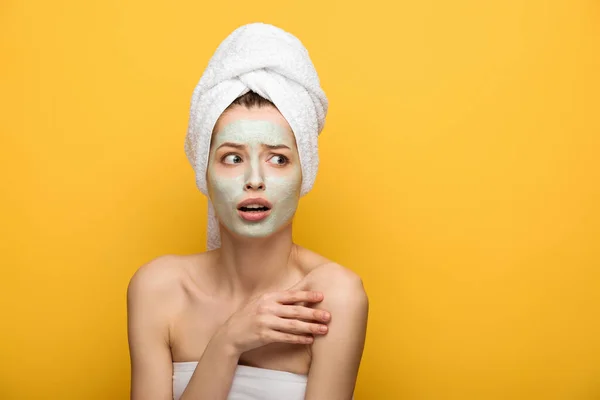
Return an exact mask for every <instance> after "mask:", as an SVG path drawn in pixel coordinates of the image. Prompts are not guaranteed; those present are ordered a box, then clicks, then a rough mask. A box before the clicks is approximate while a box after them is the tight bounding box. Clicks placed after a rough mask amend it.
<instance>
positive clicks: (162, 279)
mask: <svg viewBox="0 0 600 400" xmlns="http://www.w3.org/2000/svg"><path fill="white" fill-rule="evenodd" d="M199 258H202V254H193V255H174V254H168V255H163V256H160V257H157V258H155V259H153V260H151V261H149V262H147V263H145V264H143V265H142V266H140V267H139V268H138V269H137V270H136V271H135V273H134V274H133V276H132V277H131V279H130V281H129V284H128V287H127V301H128V304H132V303H137V304H140V303H144V304H146V306H147V308H148V309H150V310H153V312H161V311H164V312H163V314H164V315H165V316H172V315H174V314H175V310H174V307H178V306H180V305H181V304H182V302H183V301H184V295H185V288H186V287H187V286H189V282H190V276H191V272H190V271H192V270H193V266H194V265H197V264H198V259H199Z"/></svg>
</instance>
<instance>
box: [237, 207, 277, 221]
mask: <svg viewBox="0 0 600 400" xmlns="http://www.w3.org/2000/svg"><path fill="white" fill-rule="evenodd" d="M237 212H238V214H239V216H240V217H242V219H245V220H246V221H252V222H255V221H261V220H263V219H265V218H267V217H268V216H269V214H271V210H270V209H269V210H267V211H242V210H237Z"/></svg>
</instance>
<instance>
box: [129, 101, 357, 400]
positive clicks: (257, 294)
mask: <svg viewBox="0 0 600 400" xmlns="http://www.w3.org/2000/svg"><path fill="white" fill-rule="evenodd" d="M298 147H299V145H298V137H297V133H295V132H294V130H293V129H292V127H291V125H290V124H289V123H288V120H287V119H286V118H285V117H284V116H283V114H282V113H281V112H280V110H278V108H277V107H276V105H275V104H274V103H273V102H271V101H269V100H267V99H265V98H263V97H262V96H260V95H258V94H257V93H255V92H253V91H246V93H245V94H244V95H242V96H240V97H237V98H236V99H235V100H234V101H233V102H232V103H231V104H230V105H229V106H228V107H227V108H226V109H225V111H223V112H222V113H221V114H220V115H219V117H218V119H217V121H216V123H215V124H214V129H212V132H211V134H210V146H209V148H208V155H207V160H208V161H207V165H206V170H205V171H204V170H202V175H201V176H202V177H203V178H205V179H206V185H207V191H208V196H209V199H210V201H211V203H212V204H214V212H215V215H216V218H217V219H218V225H219V232H220V247H218V248H214V249H210V250H208V251H206V252H204V253H200V254H192V255H184V256H180V255H166V256H162V257H159V258H157V259H155V260H152V261H151V262H149V263H147V264H146V265H144V266H142V267H140V268H139V269H138V270H137V272H136V273H135V274H134V276H133V277H132V278H131V281H130V283H129V287H128V292H127V308H128V335H129V348H130V355H131V398H132V399H134V400H141V399H144V400H152V399H183V400H186V399H207V400H218V399H223V400H224V399H229V400H235V399H238V400H240V399H248V400H250V399H256V400H258V399H261V400H265V399H266V400H270V399H273V400H274V399H277V400H282V399H285V400H296V399H297V400H300V399H308V400H321V399H323V400H325V399H326V400H336V399H339V400H342V399H343V400H349V399H351V398H352V396H353V391H354V387H355V382H356V377H357V374H358V369H359V364H360V360H361V356H362V352H363V346H364V341H365V335H366V324H367V313H368V299H367V295H366V293H365V290H364V288H363V285H362V281H361V279H360V278H359V276H357V275H356V274H355V273H354V272H352V271H350V270H349V269H347V268H344V267H342V266H340V265H338V264H336V263H334V262H332V261H329V260H327V259H325V258H324V257H322V256H320V255H318V254H316V253H314V252H312V251H310V250H308V249H306V248H303V247H301V246H299V245H298V244H296V243H294V241H293V240H292V220H293V216H294V213H295V211H296V209H297V206H298V201H299V198H300V197H301V193H302V192H301V188H302V185H303V181H304V179H306V176H305V174H304V173H303V172H304V171H303V165H302V162H301V160H302V157H301V156H300V154H299V149H298Z"/></svg>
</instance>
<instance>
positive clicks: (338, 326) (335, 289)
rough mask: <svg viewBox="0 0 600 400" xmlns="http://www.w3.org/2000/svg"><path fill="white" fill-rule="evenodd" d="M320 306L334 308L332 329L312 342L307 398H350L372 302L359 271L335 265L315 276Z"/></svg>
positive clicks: (312, 399)
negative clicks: (320, 298) (322, 297)
mask: <svg viewBox="0 0 600 400" xmlns="http://www.w3.org/2000/svg"><path fill="white" fill-rule="evenodd" d="M316 282H317V283H316V285H315V286H314V290H319V291H322V292H323V293H324V299H323V301H322V302H321V303H320V304H319V305H318V306H317V308H319V309H324V310H328V311H329V312H331V321H330V322H329V324H328V325H329V331H328V332H327V334H326V335H323V336H317V337H315V340H314V342H313V344H312V361H311V366H310V371H309V374H308V384H307V388H306V396H305V399H306V400H325V399H326V400H350V399H351V398H352V395H353V393H354V387H355V384H356V377H357V375H358V369H359V365H360V361H361V358H362V353H363V347H364V343H365V337H366V331H367V316H368V309H369V302H368V298H367V294H366V292H365V290H364V287H363V285H362V281H361V280H360V277H358V275H356V274H354V273H353V272H352V271H350V270H347V269H345V268H343V267H341V266H333V267H332V268H329V270H327V271H323V275H322V276H319V277H318V279H316Z"/></svg>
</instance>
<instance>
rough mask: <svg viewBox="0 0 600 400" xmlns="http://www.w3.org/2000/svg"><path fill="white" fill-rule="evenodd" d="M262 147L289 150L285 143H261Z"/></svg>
mask: <svg viewBox="0 0 600 400" xmlns="http://www.w3.org/2000/svg"><path fill="white" fill-rule="evenodd" d="M263 147H266V148H267V149H271V150H276V149H288V150H291V149H290V148H289V147H288V146H286V145H285V144H275V145H271V144H263Z"/></svg>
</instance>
